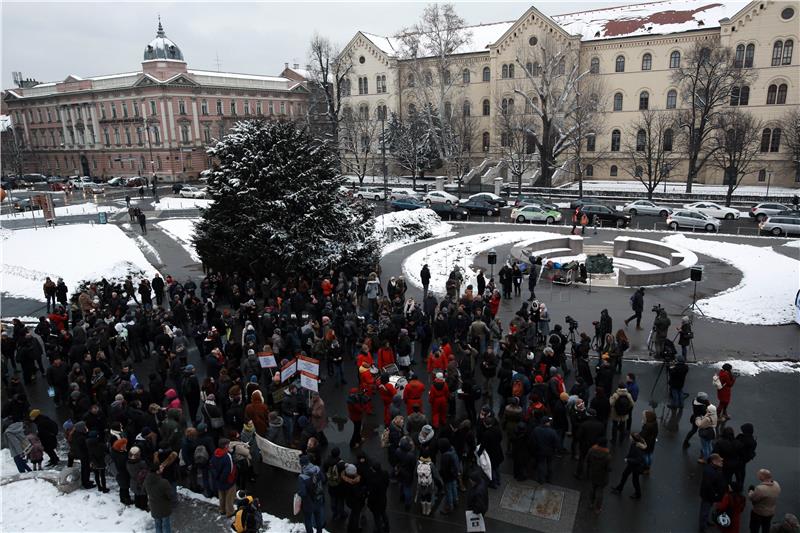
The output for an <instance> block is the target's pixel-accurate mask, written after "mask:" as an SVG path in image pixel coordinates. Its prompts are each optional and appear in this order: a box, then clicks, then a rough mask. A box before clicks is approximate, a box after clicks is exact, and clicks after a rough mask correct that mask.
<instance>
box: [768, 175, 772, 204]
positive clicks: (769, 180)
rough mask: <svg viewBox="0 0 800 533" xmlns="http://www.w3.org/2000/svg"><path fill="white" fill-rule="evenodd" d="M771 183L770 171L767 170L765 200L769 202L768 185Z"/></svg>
mask: <svg viewBox="0 0 800 533" xmlns="http://www.w3.org/2000/svg"><path fill="white" fill-rule="evenodd" d="M771 181H772V171H771V170H767V200H769V183H770V182H771Z"/></svg>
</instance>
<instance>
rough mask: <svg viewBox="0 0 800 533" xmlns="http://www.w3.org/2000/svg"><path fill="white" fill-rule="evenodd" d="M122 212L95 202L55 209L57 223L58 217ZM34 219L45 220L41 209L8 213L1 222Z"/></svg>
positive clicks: (1, 217)
mask: <svg viewBox="0 0 800 533" xmlns="http://www.w3.org/2000/svg"><path fill="white" fill-rule="evenodd" d="M120 211H125V209H124V208H122V207H114V206H113V205H97V204H95V203H93V202H86V203H83V204H75V205H64V206H61V207H56V208H55V213H56V222H58V217H69V216H78V215H96V214H97V213H111V214H113V213H119V212H120ZM33 217H36V218H37V219H39V220H44V219H43V214H42V210H41V209H37V210H35V211H24V212H14V213H8V214H6V215H0V220H17V219H22V218H33Z"/></svg>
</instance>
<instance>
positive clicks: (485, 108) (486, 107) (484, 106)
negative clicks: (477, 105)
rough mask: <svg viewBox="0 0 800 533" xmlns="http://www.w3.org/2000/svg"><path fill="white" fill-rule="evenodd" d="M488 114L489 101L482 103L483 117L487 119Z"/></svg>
mask: <svg viewBox="0 0 800 533" xmlns="http://www.w3.org/2000/svg"><path fill="white" fill-rule="evenodd" d="M489 112H490V107H489V100H484V101H483V116H484V117H488V116H489Z"/></svg>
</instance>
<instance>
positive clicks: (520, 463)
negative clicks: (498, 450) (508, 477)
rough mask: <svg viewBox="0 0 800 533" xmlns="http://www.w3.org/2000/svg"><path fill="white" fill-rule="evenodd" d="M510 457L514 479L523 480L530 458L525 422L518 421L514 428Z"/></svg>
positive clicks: (525, 476)
mask: <svg viewBox="0 0 800 533" xmlns="http://www.w3.org/2000/svg"><path fill="white" fill-rule="evenodd" d="M511 459H512V461H513V462H514V479H516V480H517V481H525V479H526V478H527V474H528V465H529V463H530V460H531V454H530V449H529V445H528V428H527V426H526V425H525V422H519V423H518V424H517V427H516V428H514V436H513V438H512V440H511Z"/></svg>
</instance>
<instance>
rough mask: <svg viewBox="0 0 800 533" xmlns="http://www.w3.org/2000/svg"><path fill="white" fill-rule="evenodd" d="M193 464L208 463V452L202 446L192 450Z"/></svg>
mask: <svg viewBox="0 0 800 533" xmlns="http://www.w3.org/2000/svg"><path fill="white" fill-rule="evenodd" d="M194 462H195V464H199V465H204V464H206V463H207V462H208V450H206V447H205V446H203V445H202V444H198V445H197V447H196V448H195V449H194Z"/></svg>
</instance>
